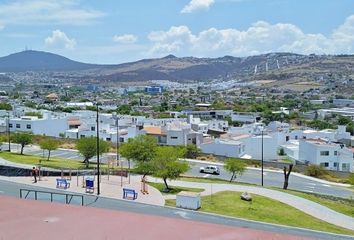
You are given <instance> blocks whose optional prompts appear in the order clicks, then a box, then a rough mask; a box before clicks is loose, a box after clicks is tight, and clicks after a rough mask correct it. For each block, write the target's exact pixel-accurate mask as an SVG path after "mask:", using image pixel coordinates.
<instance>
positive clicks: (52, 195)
mask: <svg viewBox="0 0 354 240" xmlns="http://www.w3.org/2000/svg"><path fill="white" fill-rule="evenodd" d="M32 192H33V193H34V200H38V196H39V193H42V194H46V195H48V196H49V195H50V201H51V202H53V201H54V200H57V199H55V197H56V196H65V204H70V203H71V201H72V200H73V198H79V199H80V200H81V206H84V196H83V195H78V194H71V193H58V192H47V191H39V190H33V189H23V188H21V189H20V198H24V199H27V198H28V196H29V194H30V193H32ZM24 194H25V195H24ZM42 200H47V199H45V198H44V199H42ZM48 200H49V199H48Z"/></svg>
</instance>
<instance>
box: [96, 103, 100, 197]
mask: <svg viewBox="0 0 354 240" xmlns="http://www.w3.org/2000/svg"><path fill="white" fill-rule="evenodd" d="M96 149H97V152H96V155H97V195H100V136H99V118H98V103H97V102H96Z"/></svg>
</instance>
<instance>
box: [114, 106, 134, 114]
mask: <svg viewBox="0 0 354 240" xmlns="http://www.w3.org/2000/svg"><path fill="white" fill-rule="evenodd" d="M131 110H132V108H131V106H129V105H127V104H123V105H120V106H119V107H118V108H117V113H119V114H129V113H130V111H131Z"/></svg>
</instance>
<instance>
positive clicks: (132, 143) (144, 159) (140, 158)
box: [120, 135, 157, 177]
mask: <svg viewBox="0 0 354 240" xmlns="http://www.w3.org/2000/svg"><path fill="white" fill-rule="evenodd" d="M156 151H157V141H156V139H155V138H154V137H151V136H147V135H139V136H137V137H136V138H130V139H129V140H128V142H127V143H126V144H123V145H122V146H121V148H120V154H121V155H122V156H123V157H125V158H127V159H128V164H129V167H130V160H133V161H134V162H135V164H136V170H137V171H138V172H140V173H142V174H143V175H144V177H145V176H146V175H148V174H151V173H152V166H151V161H152V160H153V159H154V157H155V156H156Z"/></svg>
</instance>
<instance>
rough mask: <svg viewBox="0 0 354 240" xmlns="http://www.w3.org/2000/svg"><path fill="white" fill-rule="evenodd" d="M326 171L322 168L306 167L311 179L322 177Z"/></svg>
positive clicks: (315, 166) (316, 166)
mask: <svg viewBox="0 0 354 240" xmlns="http://www.w3.org/2000/svg"><path fill="white" fill-rule="evenodd" d="M326 172H327V171H326V170H325V169H324V168H323V167H322V166H318V165H309V166H307V167H306V175H308V176H311V177H320V176H322V175H324V174H326Z"/></svg>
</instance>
